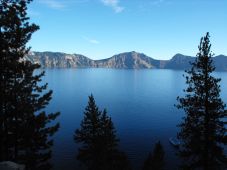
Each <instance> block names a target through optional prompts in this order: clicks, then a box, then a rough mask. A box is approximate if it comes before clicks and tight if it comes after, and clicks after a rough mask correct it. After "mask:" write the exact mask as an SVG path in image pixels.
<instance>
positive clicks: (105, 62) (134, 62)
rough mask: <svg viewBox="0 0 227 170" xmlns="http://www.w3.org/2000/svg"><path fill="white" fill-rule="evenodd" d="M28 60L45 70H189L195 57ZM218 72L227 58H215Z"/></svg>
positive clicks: (35, 56) (55, 55)
mask: <svg viewBox="0 0 227 170" xmlns="http://www.w3.org/2000/svg"><path fill="white" fill-rule="evenodd" d="M27 60H30V61H31V62H33V63H38V64H40V65H41V66H42V67H45V68H90V67H99V68H119V69H142V68H148V69H151V68H157V69H188V68H190V67H191V66H190V62H193V61H194V60H195V57H191V56H185V55H182V54H176V55H175V56H173V58H172V59H170V60H156V59H153V58H151V57H148V56H147V55H145V54H143V53H137V52H135V51H132V52H125V53H120V54H117V55H114V56H113V57H110V58H107V59H102V60H92V59H89V58H88V57H86V56H83V55H80V54H66V53H59V52H32V53H30V54H29V55H28V56H27ZM213 61H214V64H215V66H216V70H218V71H227V56H224V55H219V56H216V57H214V58H213Z"/></svg>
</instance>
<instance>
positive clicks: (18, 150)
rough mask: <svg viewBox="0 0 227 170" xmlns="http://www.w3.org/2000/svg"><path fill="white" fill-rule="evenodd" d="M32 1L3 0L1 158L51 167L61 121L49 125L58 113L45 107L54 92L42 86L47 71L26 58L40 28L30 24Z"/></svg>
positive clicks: (30, 166)
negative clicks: (50, 161) (28, 45)
mask: <svg viewBox="0 0 227 170" xmlns="http://www.w3.org/2000/svg"><path fill="white" fill-rule="evenodd" d="M30 2H31V0H1V1H0V42H1V43H0V65H1V73H0V82H1V87H0V88H1V91H0V94H1V100H0V161H6V160H10V161H15V162H18V163H22V164H25V165H26V168H27V169H40V168H41V169H48V167H50V165H49V164H48V163H47V160H48V159H49V158H50V155H51V150H50V147H51V145H52V143H53V141H52V139H51V138H50V136H51V135H53V134H54V133H55V132H56V131H57V129H58V127H59V124H55V125H52V126H50V125H47V124H48V123H50V122H51V121H52V120H54V119H55V118H56V117H57V116H58V115H59V113H51V114H47V113H45V111H44V108H45V107H46V105H47V104H48V103H49V101H50V100H51V95H52V91H49V92H47V93H45V92H46V91H45V90H46V89H47V84H44V85H40V84H41V83H40V82H41V80H42V79H41V78H42V76H44V72H41V73H40V74H34V70H36V69H38V68H40V66H39V65H37V64H32V63H31V62H29V61H27V60H26V55H27V54H28V53H29V50H30V48H27V47H26V43H27V42H28V41H29V40H30V39H31V36H32V33H34V32H35V31H36V30H38V29H39V27H38V26H37V25H35V24H30V23H29V18H28V17H27V12H26V11H27V5H28V4H29V3H30Z"/></svg>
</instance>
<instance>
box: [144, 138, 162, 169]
mask: <svg viewBox="0 0 227 170" xmlns="http://www.w3.org/2000/svg"><path fill="white" fill-rule="evenodd" d="M164 156H165V153H164V150H163V147H162V145H161V142H160V141H159V142H157V143H156V144H155V148H154V150H153V153H152V154H151V153H149V155H148V158H147V159H146V160H145V162H144V165H143V170H162V169H164V165H165V163H164Z"/></svg>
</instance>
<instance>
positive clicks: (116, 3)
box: [101, 0, 124, 13]
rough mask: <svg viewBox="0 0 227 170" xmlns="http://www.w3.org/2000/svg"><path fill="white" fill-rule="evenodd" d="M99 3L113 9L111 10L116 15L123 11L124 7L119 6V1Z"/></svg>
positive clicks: (103, 0)
mask: <svg viewBox="0 0 227 170" xmlns="http://www.w3.org/2000/svg"><path fill="white" fill-rule="evenodd" d="M101 2H102V3H103V4H104V5H106V6H109V7H111V8H113V10H114V11H115V12H116V13H120V12H122V11H123V10H124V7H122V6H120V5H119V1H118V0H101Z"/></svg>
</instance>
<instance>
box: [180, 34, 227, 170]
mask: <svg viewBox="0 0 227 170" xmlns="http://www.w3.org/2000/svg"><path fill="white" fill-rule="evenodd" d="M210 49H211V44H210V40H209V33H207V34H206V36H205V37H203V38H201V41H200V45H199V52H198V54H197V57H196V59H195V62H194V63H192V68H191V69H190V70H189V71H186V73H187V76H186V83H187V84H188V87H187V88H186V90H185V93H186V96H185V97H183V98H180V97H178V101H179V104H178V105H177V107H178V108H179V109H183V110H184V111H185V113H186V116H185V117H184V118H183V121H182V123H181V124H180V125H179V127H180V128H181V129H180V132H179V134H178V137H179V138H180V139H181V140H182V149H181V150H180V154H179V155H180V156H181V157H182V158H184V159H185V163H184V165H183V167H184V168H185V169H197V168H200V169H204V170H208V169H209V170H215V169H219V170H220V169H226V168H227V167H226V163H227V160H226V155H225V154H224V151H223V149H224V146H225V145H226V144H227V136H226V133H227V130H226V122H225V121H226V116H227V115H226V113H227V112H226V110H225V107H226V105H225V104H224V103H223V101H222V99H221V98H220V85H219V82H220V81H221V80H220V79H218V78H215V77H213V74H212V72H213V71H214V70H215V67H214V66H213V61H212V56H213V54H212V53H211V51H210Z"/></svg>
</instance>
